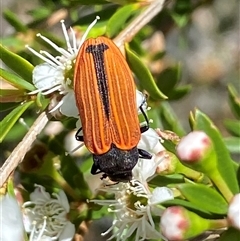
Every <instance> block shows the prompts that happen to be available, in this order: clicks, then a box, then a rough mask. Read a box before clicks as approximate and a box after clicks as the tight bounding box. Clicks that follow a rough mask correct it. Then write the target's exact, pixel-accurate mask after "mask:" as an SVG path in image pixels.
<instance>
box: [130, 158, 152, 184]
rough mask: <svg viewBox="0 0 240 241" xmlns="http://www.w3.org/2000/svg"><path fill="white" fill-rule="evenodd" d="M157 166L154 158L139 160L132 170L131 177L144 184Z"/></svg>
mask: <svg viewBox="0 0 240 241" xmlns="http://www.w3.org/2000/svg"><path fill="white" fill-rule="evenodd" d="M156 168H157V165H156V163H155V160H154V158H152V159H150V160H149V159H139V161H138V163H137V165H136V166H135V167H134V168H133V171H132V173H133V177H134V178H135V179H137V180H139V181H140V182H145V181H147V179H148V178H149V177H151V176H153V175H154V173H155V172H156Z"/></svg>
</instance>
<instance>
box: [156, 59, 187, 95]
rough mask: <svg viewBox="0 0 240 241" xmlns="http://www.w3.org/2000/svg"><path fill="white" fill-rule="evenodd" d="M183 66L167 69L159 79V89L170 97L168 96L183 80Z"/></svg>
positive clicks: (178, 65)
mask: <svg viewBox="0 0 240 241" xmlns="http://www.w3.org/2000/svg"><path fill="white" fill-rule="evenodd" d="M181 72H182V66H181V64H177V65H176V66H173V67H169V68H166V69H165V70H163V71H162V72H161V73H160V74H159V75H158V77H157V86H158V88H159V89H160V90H161V91H162V92H163V93H164V94H165V95H167V96H168V94H169V93H170V92H171V91H172V90H173V89H174V87H175V86H176V84H177V83H178V82H179V80H180V78H181Z"/></svg>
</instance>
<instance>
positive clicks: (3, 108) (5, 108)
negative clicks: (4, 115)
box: [0, 102, 19, 112]
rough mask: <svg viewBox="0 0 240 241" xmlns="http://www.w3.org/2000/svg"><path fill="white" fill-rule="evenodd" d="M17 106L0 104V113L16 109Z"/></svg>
mask: <svg viewBox="0 0 240 241" xmlns="http://www.w3.org/2000/svg"><path fill="white" fill-rule="evenodd" d="M18 105H19V104H18V103H15V102H13V103H0V112H4V111H9V110H11V109H13V108H16V107H17V106H18Z"/></svg>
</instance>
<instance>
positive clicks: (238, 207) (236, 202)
mask: <svg viewBox="0 0 240 241" xmlns="http://www.w3.org/2000/svg"><path fill="white" fill-rule="evenodd" d="M228 220H229V222H230V223H231V225H232V226H233V227H235V228H236V229H238V230H240V193H237V194H235V196H234V197H233V198H232V200H231V202H230V204H229V208H228Z"/></svg>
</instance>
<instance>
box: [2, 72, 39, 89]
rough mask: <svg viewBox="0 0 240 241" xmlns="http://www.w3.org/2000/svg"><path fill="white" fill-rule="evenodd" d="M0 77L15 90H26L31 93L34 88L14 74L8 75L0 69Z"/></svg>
mask: <svg viewBox="0 0 240 241" xmlns="http://www.w3.org/2000/svg"><path fill="white" fill-rule="evenodd" d="M0 76H1V77H2V78H3V79H4V80H5V81H6V82H8V83H9V84H11V85H13V86H14V87H16V88H17V89H26V90H30V91H33V90H34V89H35V87H34V86H33V85H32V84H30V83H29V82H27V81H25V80H24V79H22V78H20V77H19V76H17V75H16V74H13V73H10V72H8V71H7V70H5V69H0Z"/></svg>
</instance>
